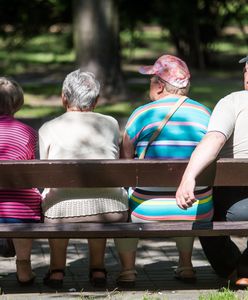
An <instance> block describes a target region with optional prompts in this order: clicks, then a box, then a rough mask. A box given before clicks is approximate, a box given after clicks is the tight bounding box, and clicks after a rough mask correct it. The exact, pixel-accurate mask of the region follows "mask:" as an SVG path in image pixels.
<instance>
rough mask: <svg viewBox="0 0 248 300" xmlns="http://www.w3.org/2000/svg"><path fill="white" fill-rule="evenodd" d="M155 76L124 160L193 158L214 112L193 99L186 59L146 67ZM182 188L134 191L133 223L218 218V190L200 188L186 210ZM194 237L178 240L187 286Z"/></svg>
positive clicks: (127, 138) (167, 58)
mask: <svg viewBox="0 0 248 300" xmlns="http://www.w3.org/2000/svg"><path fill="white" fill-rule="evenodd" d="M140 73H141V74H145V75H150V102H149V103H148V104H145V105H143V106H141V107H139V108H137V109H136V110H135V111H134V112H133V113H132V115H131V116H130V118H129V120H128V122H127V125H126V128H125V132H124V136H123V142H122V147H121V157H123V158H139V159H142V158H145V159H166V160H170V159H178V160H182V159H188V158H189V157H190V155H191V153H192V152H193V150H194V149H195V147H196V145H197V144H198V143H199V142H200V140H201V139H202V138H203V136H204V135H205V133H206V131H207V126H208V122H209V117H210V111H209V110H208V108H207V107H205V106H204V105H202V104H200V103H199V102H197V101H195V100H192V99H190V98H189V97H187V94H188V91H189V87H190V72H189V69H188V67H187V65H186V63H185V62H184V61H182V60H181V59H180V58H178V57H176V56H173V55H163V56H161V57H159V58H158V59H157V61H156V62H155V63H154V65H152V66H144V67H141V68H140ZM175 192H176V188H173V187H168V186H167V184H166V182H165V187H135V188H129V206H130V211H131V220H132V222H162V221H196V222H198V221H199V222H201V221H209V220H211V218H212V214H213V205H212V189H211V188H209V187H198V188H197V196H198V199H199V200H198V202H197V203H196V204H195V205H194V206H193V207H192V208H191V209H189V210H181V209H180V208H179V207H178V206H177V204H176V199H175ZM193 241H194V240H193V238H191V237H181V238H176V244H177V248H178V251H179V262H178V267H177V268H176V269H175V277H176V278H177V279H180V280H183V281H184V282H187V283H192V282H194V281H195V280H196V275H195V270H194V268H193V265H192V261H191V256H192V249H193Z"/></svg>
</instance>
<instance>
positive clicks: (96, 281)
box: [89, 268, 107, 287]
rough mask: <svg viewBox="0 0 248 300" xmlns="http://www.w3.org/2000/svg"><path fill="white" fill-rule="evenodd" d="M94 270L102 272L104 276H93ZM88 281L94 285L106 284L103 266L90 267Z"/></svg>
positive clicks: (105, 272)
mask: <svg viewBox="0 0 248 300" xmlns="http://www.w3.org/2000/svg"><path fill="white" fill-rule="evenodd" d="M95 272H101V273H103V274H104V277H94V273H95ZM89 280H90V283H91V284H92V285H93V286H94V287H105V286H106V284H107V271H106V269H104V268H91V269H90V272H89Z"/></svg>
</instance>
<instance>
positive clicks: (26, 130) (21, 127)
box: [14, 119, 37, 136]
mask: <svg viewBox="0 0 248 300" xmlns="http://www.w3.org/2000/svg"><path fill="white" fill-rule="evenodd" d="M14 122H15V127H16V128H17V130H18V131H22V132H23V133H26V134H29V135H31V136H36V135H37V131H36V130H35V129H34V128H32V127H31V126H29V125H27V124H25V123H23V122H22V121H19V120H17V119H14Z"/></svg>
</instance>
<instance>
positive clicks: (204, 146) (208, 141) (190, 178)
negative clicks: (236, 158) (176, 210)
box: [176, 131, 226, 209]
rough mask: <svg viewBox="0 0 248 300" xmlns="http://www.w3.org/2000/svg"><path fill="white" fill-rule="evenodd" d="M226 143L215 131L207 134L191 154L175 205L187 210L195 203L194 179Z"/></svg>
mask: <svg viewBox="0 0 248 300" xmlns="http://www.w3.org/2000/svg"><path fill="white" fill-rule="evenodd" d="M225 142H226V136H225V135H224V134H223V133H221V132H217V131H213V132H209V133H207V134H206V135H205V137H204V138H203V139H202V141H201V142H200V143H199V144H198V145H197V147H196V149H195V150H194V152H193V153H192V156H191V158H190V161H189V164H188V166H187V168H186V170H185V172H184V175H183V177H182V180H181V183H180V185H179V187H178V189H177V193H176V200H177V205H178V206H179V207H180V208H182V209H187V208H189V207H191V206H192V205H193V203H194V202H195V201H196V199H195V195H194V189H195V179H196V177H197V176H198V175H199V174H200V173H201V172H202V171H203V170H204V169H205V168H206V167H207V166H208V165H209V164H210V163H211V162H213V161H214V160H215V159H216V157H217V155H218V154H219V152H220V150H221V149H222V147H223V146H224V144H225Z"/></svg>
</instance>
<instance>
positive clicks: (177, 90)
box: [153, 75, 190, 96]
mask: <svg viewBox="0 0 248 300" xmlns="http://www.w3.org/2000/svg"><path fill="white" fill-rule="evenodd" d="M153 77H154V78H155V80H156V82H162V83H163V84H164V88H165V90H166V91H167V92H168V93H171V94H175V95H180V96H187V94H188V92H189V89H190V82H188V84H187V85H186V87H183V88H178V87H176V86H174V85H172V84H170V83H169V82H167V81H165V80H164V79H162V78H161V77H159V76H157V75H155V76H153Z"/></svg>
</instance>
